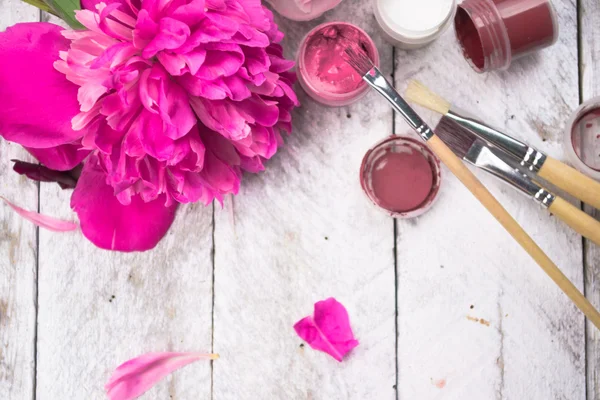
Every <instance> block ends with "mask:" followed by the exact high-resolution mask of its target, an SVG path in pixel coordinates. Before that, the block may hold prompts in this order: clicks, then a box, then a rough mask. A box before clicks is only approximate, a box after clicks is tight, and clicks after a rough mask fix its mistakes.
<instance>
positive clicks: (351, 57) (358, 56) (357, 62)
mask: <svg viewBox="0 0 600 400" xmlns="http://www.w3.org/2000/svg"><path fill="white" fill-rule="evenodd" d="M344 52H345V53H346V57H345V61H346V62H347V63H348V64H350V66H351V67H352V68H354V70H355V71H356V72H358V74H359V75H360V76H365V75H366V74H367V72H369V71H370V70H371V68H373V66H374V65H373V61H371V59H370V58H369V56H368V55H366V54H365V52H364V51H362V50H361V49H354V47H346V50H345V51H344Z"/></svg>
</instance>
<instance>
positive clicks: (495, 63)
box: [454, 0, 558, 72]
mask: <svg viewBox="0 0 600 400" xmlns="http://www.w3.org/2000/svg"><path fill="white" fill-rule="evenodd" d="M454 27H455V30H456V37H457V38H458V41H459V42H460V44H461V46H462V50H463V54H464V56H465V58H466V59H467V61H468V62H469V64H471V66H472V67H473V69H475V71H477V72H485V71H491V70H496V69H506V68H508V67H509V66H510V64H511V62H512V61H513V60H515V59H517V58H519V57H522V56H524V55H527V54H530V53H533V52H535V51H538V50H540V49H543V48H545V47H548V46H551V45H553V44H554V43H556V40H557V39H558V20H557V16H556V11H555V10H554V7H553V6H552V3H551V2H550V0H465V1H463V2H462V4H460V5H459V6H458V11H457V13H456V16H455V18H454Z"/></svg>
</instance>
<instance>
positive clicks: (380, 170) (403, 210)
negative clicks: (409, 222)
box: [360, 136, 442, 219]
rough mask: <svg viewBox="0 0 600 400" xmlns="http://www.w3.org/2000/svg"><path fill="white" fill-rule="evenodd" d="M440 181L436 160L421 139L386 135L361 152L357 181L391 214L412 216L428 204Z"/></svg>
mask: <svg viewBox="0 0 600 400" xmlns="http://www.w3.org/2000/svg"><path fill="white" fill-rule="evenodd" d="M441 182H442V169H441V167H440V161H439V160H438V158H437V157H436V156H435V154H433V152H432V151H431V150H430V149H429V148H428V147H427V146H426V145H425V144H423V142H421V141H419V140H416V139H413V138H412V137H409V136H390V137H388V138H386V139H384V140H382V141H381V142H379V143H377V144H376V145H375V146H373V147H372V148H371V149H370V150H369V151H368V152H367V154H365V156H364V158H363V161H362V164H361V167H360V184H361V186H362V189H363V191H364V193H365V194H366V195H367V198H368V199H369V200H370V201H371V202H372V203H373V204H375V205H376V206H377V207H379V208H380V209H382V210H383V211H385V212H386V213H387V214H388V215H390V216H392V217H394V218H403V219H404V218H414V217H418V216H419V215H422V214H423V213H425V212H426V211H427V210H429V209H430V208H431V206H432V205H433V203H434V202H435V200H436V199H437V197H438V193H439V191H440V185H441Z"/></svg>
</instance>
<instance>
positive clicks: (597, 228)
mask: <svg viewBox="0 0 600 400" xmlns="http://www.w3.org/2000/svg"><path fill="white" fill-rule="evenodd" d="M549 210H550V212H551V213H552V214H554V215H556V216H557V217H558V218H560V219H561V220H563V221H564V222H565V223H566V224H567V225H569V226H570V227H571V228H573V230H575V231H576V232H577V233H579V234H580V235H581V236H583V237H586V238H588V239H589V240H591V241H592V242H594V243H596V244H597V245H598V246H600V222H598V220H596V219H595V218H593V217H590V216H589V215H587V214H586V213H584V212H583V211H581V210H580V209H579V208H577V207H575V206H573V205H572V204H571V203H569V202H568V201H566V200H564V199H561V198H560V197H556V199H554V201H553V202H552V204H551V205H550V208H549Z"/></svg>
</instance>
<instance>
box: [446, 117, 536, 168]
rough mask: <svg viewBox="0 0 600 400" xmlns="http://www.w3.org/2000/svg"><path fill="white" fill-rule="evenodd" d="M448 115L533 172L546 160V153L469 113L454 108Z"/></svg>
mask: <svg viewBox="0 0 600 400" xmlns="http://www.w3.org/2000/svg"><path fill="white" fill-rule="evenodd" d="M446 116H447V117H449V118H451V119H453V120H454V121H456V122H458V123H459V124H461V125H462V126H464V127H465V128H467V129H469V130H470V131H471V132H473V133H474V134H476V135H477V136H478V137H479V138H480V139H482V140H484V141H486V142H488V143H489V144H490V145H492V146H494V147H497V148H500V149H502V150H504V151H505V152H507V153H509V154H511V155H512V156H513V157H515V158H516V159H517V160H518V161H519V162H520V163H521V165H522V166H524V167H525V168H529V170H531V171H533V172H536V173H537V172H538V171H539V170H540V168H542V165H544V162H545V161H546V155H545V154H544V153H542V152H540V151H539V150H537V149H535V148H533V147H531V146H528V145H527V144H525V143H523V142H521V141H519V140H517V139H514V138H512V137H510V136H508V135H507V134H505V133H503V132H501V131H499V130H497V129H494V128H492V127H490V126H488V125H487V124H485V123H484V122H481V121H479V120H477V119H476V118H474V117H472V116H469V115H467V113H465V112H462V111H459V110H456V109H453V110H450V111H449V112H448V114H446Z"/></svg>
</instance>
